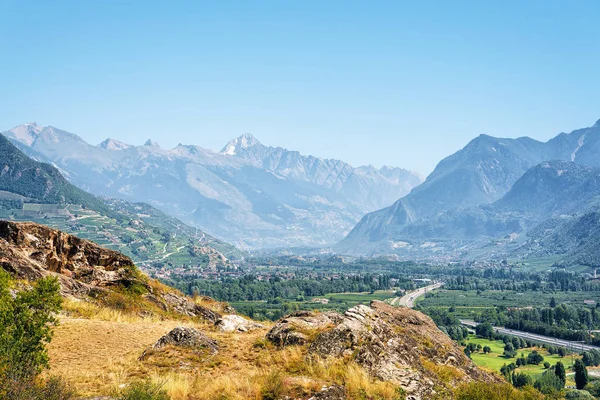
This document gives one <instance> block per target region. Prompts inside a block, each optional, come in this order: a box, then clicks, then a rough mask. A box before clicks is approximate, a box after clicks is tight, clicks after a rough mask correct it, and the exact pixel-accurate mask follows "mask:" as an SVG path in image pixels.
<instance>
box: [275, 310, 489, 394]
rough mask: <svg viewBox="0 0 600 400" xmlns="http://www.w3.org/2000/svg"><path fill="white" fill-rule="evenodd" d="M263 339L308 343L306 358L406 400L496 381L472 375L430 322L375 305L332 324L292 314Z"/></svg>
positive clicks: (458, 351) (477, 371) (477, 373)
mask: <svg viewBox="0 0 600 400" xmlns="http://www.w3.org/2000/svg"><path fill="white" fill-rule="evenodd" d="M311 337H312V338H313V339H312V340H310V338H311ZM267 338H268V339H269V340H271V341H272V342H273V343H276V344H278V345H287V344H302V343H306V342H309V341H310V345H309V347H308V353H309V354H310V355H311V356H321V357H324V358H329V357H335V358H342V359H345V360H348V361H354V362H356V363H357V364H358V365H360V366H361V367H362V368H363V369H365V370H366V371H367V372H368V373H369V374H370V375H371V376H373V377H375V378H378V379H381V380H383V381H388V382H392V383H394V384H397V385H399V386H400V387H402V389H404V390H405V391H406V393H407V399H409V400H424V399H429V398H432V397H433V396H434V395H436V394H437V395H440V394H441V395H443V396H446V397H444V398H452V393H451V388H452V387H454V386H455V385H457V384H459V383H462V382H469V381H472V380H476V381H483V382H496V381H500V378H498V377H497V376H495V375H492V374H489V373H487V372H484V371H482V370H480V369H478V368H477V367H476V366H475V364H473V362H472V361H471V360H469V359H468V358H467V357H466V356H465V355H464V353H463V352H462V350H461V349H460V348H459V347H458V346H457V345H456V344H455V343H454V342H453V341H452V340H451V339H450V338H449V337H448V336H446V335H445V334H444V333H443V332H442V331H440V330H439V329H438V328H437V327H436V325H435V323H434V322H433V321H432V320H431V318H429V317H427V316H426V315H424V314H422V313H420V312H417V311H414V310H411V309H407V308H396V307H392V306H389V305H387V304H385V303H383V302H380V301H374V302H372V303H371V305H370V306H365V305H358V306H355V307H352V308H350V309H349V310H348V311H346V312H345V313H344V315H343V316H339V315H338V317H337V318H336V317H335V316H333V315H332V316H330V315H327V314H318V313H317V314H315V313H310V312H299V313H296V314H292V315H291V316H289V317H286V318H284V319H282V320H281V321H279V322H278V323H277V324H276V325H275V326H274V327H273V329H271V331H270V332H269V333H268V334H267ZM336 390H337V389H336ZM338 392H339V393H341V392H340V391H339V390H337V391H334V392H332V393H333V394H332V396H334V394H335V396H337V395H338V394H337V393H338ZM318 395H320V394H318ZM323 395H325V394H323ZM315 396H317V395H315ZM314 398H316V399H318V398H321V397H314ZM323 398H332V399H337V398H343V397H323Z"/></svg>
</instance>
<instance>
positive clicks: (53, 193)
mask: <svg viewBox="0 0 600 400" xmlns="http://www.w3.org/2000/svg"><path fill="white" fill-rule="evenodd" d="M0 218H2V219H12V220H24V221H34V222H38V223H43V224H45V225H48V226H51V227H54V228H60V229H62V230H64V231H66V232H68V233H76V234H77V235H78V236H80V237H82V238H87V239H91V240H93V241H94V242H96V243H99V244H102V245H105V246H107V247H110V248H112V249H114V250H118V251H122V252H124V253H126V254H127V255H129V256H131V257H133V259H134V261H135V262H136V263H138V265H141V266H144V267H145V268H146V270H147V271H152V272H157V271H158V270H160V269H161V268H162V267H163V266H166V270H169V269H173V268H179V270H182V268H187V269H188V270H191V271H195V272H199V271H200V270H202V269H204V268H206V267H208V268H215V267H219V266H221V267H227V266H232V265H231V263H230V261H229V260H228V257H231V258H234V259H239V258H242V257H243V254H242V253H241V252H240V251H239V250H238V249H236V248H235V247H234V246H231V245H229V244H227V243H224V242H222V241H219V240H217V239H215V238H213V237H211V236H210V235H207V234H206V233H204V232H202V231H201V230H199V229H197V228H193V227H190V226H187V225H185V224H184V223H182V222H181V221H178V220H177V219H175V218H173V217H170V216H168V215H166V214H164V213H162V212H161V211H159V210H157V209H155V208H153V207H152V206H149V205H147V204H144V203H131V202H127V201H124V200H118V199H111V198H100V197H97V196H94V195H92V194H89V193H87V192H85V191H83V190H82V189H79V188H77V187H75V186H74V185H73V184H71V183H69V182H68V181H67V180H66V179H65V178H64V177H63V176H62V175H61V173H60V172H59V171H58V170H57V169H56V168H55V167H53V166H52V165H50V164H45V163H42V162H38V161H35V160H33V159H31V158H29V157H27V156H26V155H25V154H24V153H22V152H21V151H20V150H19V149H17V147H15V146H14V145H13V144H12V143H11V142H10V141H9V140H8V139H6V138H5V137H4V136H2V135H0Z"/></svg>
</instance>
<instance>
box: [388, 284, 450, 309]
mask: <svg viewBox="0 0 600 400" xmlns="http://www.w3.org/2000/svg"><path fill="white" fill-rule="evenodd" d="M442 285H443V283H442V282H438V283H434V284H433V285H429V286H425V287H422V288H419V289H417V290H413V291H412V292H408V293H406V294H405V295H404V296H402V297H396V298H394V299H393V300H392V301H391V302H390V304H391V305H393V306H403V307H408V308H413V307H414V306H415V301H416V300H417V298H418V297H421V296H423V295H424V294H425V293H427V292H429V291H432V290H434V289H437V288H439V287H440V286H442Z"/></svg>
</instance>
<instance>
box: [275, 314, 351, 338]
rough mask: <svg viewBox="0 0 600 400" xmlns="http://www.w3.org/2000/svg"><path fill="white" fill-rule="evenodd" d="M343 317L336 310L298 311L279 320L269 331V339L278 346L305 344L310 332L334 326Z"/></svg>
mask: <svg viewBox="0 0 600 400" xmlns="http://www.w3.org/2000/svg"><path fill="white" fill-rule="evenodd" d="M342 319H343V318H342V316H341V315H340V314H338V313H336V312H326V313H315V312H311V311H296V312H295V313H293V314H290V315H289V316H287V317H285V318H284V319H282V320H280V321H279V322H277V323H276V324H275V326H273V328H271V330H270V331H269V333H267V339H268V340H269V341H271V342H272V343H274V344H276V345H277V346H287V345H296V344H304V343H306V342H307V341H308V333H309V332H315V331H317V330H320V329H324V328H325V327H327V326H334V325H335V324H337V323H339V322H341V321H342Z"/></svg>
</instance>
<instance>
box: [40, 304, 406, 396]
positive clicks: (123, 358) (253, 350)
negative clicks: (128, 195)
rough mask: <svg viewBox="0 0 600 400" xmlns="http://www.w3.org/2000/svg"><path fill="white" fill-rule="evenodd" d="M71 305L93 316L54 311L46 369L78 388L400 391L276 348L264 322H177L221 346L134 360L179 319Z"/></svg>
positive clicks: (352, 369)
mask: <svg viewBox="0 0 600 400" xmlns="http://www.w3.org/2000/svg"><path fill="white" fill-rule="evenodd" d="M70 306H71V307H73V304H70ZM76 306H77V308H78V309H80V311H81V309H83V310H86V312H88V314H89V315H91V314H94V313H95V314H94V315H95V316H97V317H98V318H97V319H82V318H64V317H63V318H61V325H60V326H59V327H57V328H56V330H55V335H54V339H53V341H52V343H51V344H50V346H49V353H50V364H51V371H50V373H52V374H58V375H62V376H64V377H65V378H67V379H68V380H69V381H71V382H72V383H73V384H74V385H75V387H76V388H77V390H78V391H79V393H80V394H81V395H86V396H87V395H106V394H109V393H110V392H111V391H112V390H114V389H115V388H117V387H119V386H122V385H127V384H128V383H130V382H132V381H133V380H137V379H150V380H151V381H153V382H155V383H159V384H162V385H163V388H164V389H166V390H167V392H168V393H169V395H170V396H171V397H172V399H173V400H188V399H189V400H195V399H198V400H199V399H202V400H213V399H214V400H217V399H218V400H223V399H231V400H238V399H239V400H246V399H256V400H259V399H269V398H277V397H278V396H284V395H287V396H291V397H292V398H297V397H300V396H304V397H305V396H306V395H308V394H310V393H313V392H315V391H318V390H320V389H321V388H322V387H323V386H328V385H331V384H333V383H337V384H342V385H344V386H345V387H346V388H347V390H348V395H349V398H350V399H354V398H356V399H359V398H374V399H397V398H399V395H398V392H397V387H395V386H394V385H392V384H390V383H384V382H380V381H376V380H373V379H372V378H370V377H369V376H368V375H367V373H366V372H365V371H364V370H363V369H361V368H360V367H358V366H357V365H356V364H354V363H352V362H348V360H339V359H337V360H331V361H326V360H322V359H311V358H310V357H308V356H307V354H306V347H300V346H291V347H287V348H284V349H281V350H278V349H276V348H275V347H274V346H272V345H271V344H270V343H268V342H265V341H264V340H263V339H264V335H265V334H266V332H267V330H268V327H267V328H264V329H260V330H256V331H253V332H250V333H244V334H231V333H221V332H216V331H215V330H214V328H213V327H212V326H211V325H206V324H194V323H184V324H183V325H186V326H194V327H196V328H198V329H200V330H202V331H203V332H205V333H207V334H208V335H209V336H211V337H213V338H215V339H216V340H217V341H218V342H219V343H220V346H221V349H220V351H219V352H218V353H217V354H215V355H210V354H207V353H202V354H197V353H194V352H191V351H189V350H182V349H179V348H174V347H168V348H166V349H165V350H164V351H157V352H155V353H153V354H152V355H151V356H150V357H148V358H147V359H146V360H144V361H138V357H139V356H140V354H141V353H142V352H143V350H144V349H146V348H147V347H149V346H150V345H152V344H153V343H154V342H155V341H156V340H158V338H160V337H161V336H162V335H164V334H165V333H167V332H169V331H170V330H171V329H172V328H174V327H176V326H179V325H182V322H180V321H172V320H167V321H158V320H151V319H143V318H140V317H135V316H129V315H122V314H118V313H117V314H114V313H113V312H112V311H109V310H101V309H95V308H94V307H95V306H93V305H89V304H88V305H84V306H82V305H80V304H77V305H76ZM67 308H68V307H67ZM365 396H366V397H365Z"/></svg>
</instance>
